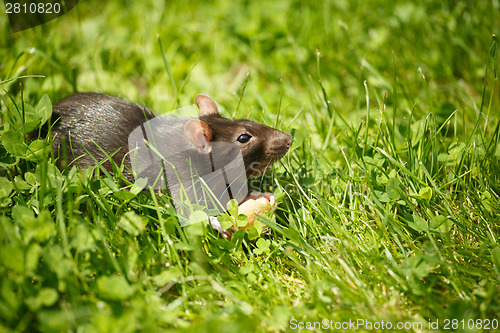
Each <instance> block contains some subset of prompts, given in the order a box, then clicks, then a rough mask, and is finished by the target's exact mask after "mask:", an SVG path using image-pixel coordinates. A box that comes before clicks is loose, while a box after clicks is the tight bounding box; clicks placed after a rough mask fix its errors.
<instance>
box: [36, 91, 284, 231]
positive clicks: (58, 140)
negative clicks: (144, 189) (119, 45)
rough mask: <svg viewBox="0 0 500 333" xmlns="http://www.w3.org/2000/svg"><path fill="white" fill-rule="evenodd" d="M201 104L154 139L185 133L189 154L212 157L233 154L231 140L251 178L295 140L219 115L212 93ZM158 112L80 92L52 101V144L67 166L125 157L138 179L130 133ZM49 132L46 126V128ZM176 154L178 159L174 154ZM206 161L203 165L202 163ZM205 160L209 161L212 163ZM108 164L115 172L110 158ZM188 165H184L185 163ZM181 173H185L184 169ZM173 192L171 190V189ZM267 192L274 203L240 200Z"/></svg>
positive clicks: (172, 139)
mask: <svg viewBox="0 0 500 333" xmlns="http://www.w3.org/2000/svg"><path fill="white" fill-rule="evenodd" d="M195 103H196V105H197V106H198V108H199V111H200V115H199V117H198V119H190V120H183V122H177V123H171V124H168V125H161V126H159V127H158V129H157V132H156V133H157V134H156V138H155V140H156V141H157V142H160V143H161V144H162V145H164V146H166V147H170V146H172V145H173V144H176V143H178V142H180V141H182V140H181V138H185V140H183V141H182V142H185V143H182V144H184V145H185V146H186V147H185V149H186V150H187V151H188V155H189V156H190V159H194V160H197V159H198V160H200V161H202V160H203V161H207V158H208V157H210V159H209V160H208V161H211V162H212V164H211V166H212V169H213V168H214V164H213V159H212V158H213V156H216V157H219V156H221V154H224V153H227V154H233V153H234V149H232V150H231V149H228V150H226V152H224V151H222V150H221V149H219V150H217V148H216V147H218V146H217V144H219V146H220V143H231V144H232V145H233V146H232V147H237V148H239V152H241V156H242V158H243V164H244V172H245V176H246V178H254V177H260V176H262V175H263V174H264V173H265V172H266V171H268V170H269V169H270V168H271V165H272V164H273V163H274V162H276V161H278V160H280V159H281V158H282V157H283V156H284V155H285V154H286V153H287V151H288V149H289V148H290V146H291V144H292V136H291V135H290V134H288V133H285V132H282V131H280V130H277V129H275V128H272V127H269V126H266V125H264V124H261V123H258V122H254V121H251V120H248V119H228V118H224V117H222V116H221V115H220V113H219V111H218V109H217V105H216V104H215V102H214V100H213V99H212V98H210V97H209V96H207V95H202V94H199V95H197V96H196V97H195ZM155 117H157V115H155V113H153V112H152V111H151V110H149V109H147V108H146V107H143V106H139V105H136V104H134V103H131V102H129V101H127V100H124V99H121V98H118V97H113V96H109V95H106V94H100V93H77V94H74V95H71V96H69V97H66V98H65V99H63V100H61V101H59V102H57V103H55V104H54V105H53V112H52V124H53V126H52V128H51V133H52V135H55V137H54V140H53V149H54V151H55V152H56V155H57V156H59V163H60V165H61V166H62V167H64V166H65V165H67V164H69V163H73V164H77V165H78V166H80V167H81V168H83V169H85V168H87V167H89V166H92V165H94V164H95V161H101V160H103V159H105V158H106V154H108V155H111V156H112V158H113V160H114V161H115V163H116V164H117V165H121V163H122V162H123V163H124V164H125V168H124V169H123V174H124V176H125V177H126V178H128V179H129V180H130V181H131V182H133V181H134V178H133V175H132V172H131V169H132V168H131V162H130V159H129V156H128V155H129V154H130V148H131V146H130V142H129V137H130V135H131V133H132V132H133V131H134V130H135V129H137V128H139V127H141V128H142V132H143V133H146V131H145V129H147V128H148V126H147V125H146V124H148V121H149V122H152V121H154V118H155ZM41 133H42V135H43V134H46V133H47V128H45V129H44V130H42V132H41ZM172 158H174V159H175V158H176V157H175V156H173V157H172ZM200 165H201V164H200ZM204 165H208V166H210V163H205V164H204ZM103 166H104V167H105V168H106V169H107V170H108V171H112V166H111V163H110V162H109V161H105V162H104V163H103ZM181 169H183V168H181ZM181 172H185V171H183V170H181ZM169 189H170V192H172V189H171V188H169ZM260 197H265V198H266V199H268V200H269V202H270V204H271V205H272V206H274V205H275V200H274V196H273V195H272V194H271V193H258V192H250V193H249V194H248V195H247V196H246V197H245V198H244V199H243V200H238V201H239V203H241V202H243V201H246V200H248V199H257V198H260ZM211 222H212V227H214V229H216V230H218V231H219V232H221V233H222V234H223V235H225V236H226V237H227V233H226V234H225V232H223V230H222V229H221V227H220V225H217V224H218V222H217V221H216V219H214V218H211Z"/></svg>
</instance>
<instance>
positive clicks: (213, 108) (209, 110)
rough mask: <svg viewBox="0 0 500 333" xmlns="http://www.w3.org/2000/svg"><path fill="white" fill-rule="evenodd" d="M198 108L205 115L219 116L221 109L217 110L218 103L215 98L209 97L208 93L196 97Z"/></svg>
mask: <svg viewBox="0 0 500 333" xmlns="http://www.w3.org/2000/svg"><path fill="white" fill-rule="evenodd" d="M194 101H195V102H196V105H197V106H198V109H200V113H201V114H202V115H204V116H218V115H219V111H218V110H217V105H215V102H214V100H213V99H211V98H210V97H208V96H207V95H202V94H199V95H196V97H195V98H194Z"/></svg>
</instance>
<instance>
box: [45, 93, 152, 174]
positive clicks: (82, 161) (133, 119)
mask: <svg viewBox="0 0 500 333" xmlns="http://www.w3.org/2000/svg"><path fill="white" fill-rule="evenodd" d="M151 118H153V114H152V112H151V111H149V110H148V109H146V108H143V107H140V106H138V105H135V104H133V103H130V102H128V101H125V100H123V99H120V98H117V97H112V96H108V95H104V94H97V93H79V94H74V95H71V96H69V97H67V98H65V99H63V100H61V101H59V102H57V103H55V104H54V105H53V114H52V123H53V124H54V126H53V128H52V134H53V135H55V138H54V143H53V147H54V151H55V152H56V153H58V155H59V156H60V160H61V162H62V164H63V165H64V164H65V163H71V162H72V161H73V160H75V159H76V163H77V164H78V165H79V166H80V167H83V168H86V167H88V166H90V165H93V164H95V161H94V159H93V158H92V157H91V156H89V153H90V155H92V156H93V157H94V158H95V159H96V160H97V161H100V160H101V159H103V158H104V157H105V156H106V155H105V154H104V153H103V151H104V152H106V153H108V154H111V153H114V152H117V153H116V154H115V155H114V157H113V158H114V160H115V162H116V163H117V164H118V165H119V164H120V163H121V161H122V160H123V158H124V156H125V154H126V152H127V150H128V148H127V146H128V136H129V134H130V132H132V130H133V129H134V128H136V127H137V126H139V125H141V124H142V123H144V122H145V121H146V120H148V119H151Z"/></svg>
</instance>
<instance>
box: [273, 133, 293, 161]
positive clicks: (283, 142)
mask: <svg viewBox="0 0 500 333" xmlns="http://www.w3.org/2000/svg"><path fill="white" fill-rule="evenodd" d="M292 140H293V138H292V136H291V135H290V134H288V133H285V132H281V131H277V133H276V134H275V135H274V136H273V138H272V139H271V140H270V142H269V150H270V152H271V155H274V160H275V161H277V160H279V159H280V158H282V157H283V156H284V155H285V154H286V152H287V151H288V149H289V148H290V146H291V145H292Z"/></svg>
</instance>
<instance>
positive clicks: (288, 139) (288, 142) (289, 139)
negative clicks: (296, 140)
mask: <svg viewBox="0 0 500 333" xmlns="http://www.w3.org/2000/svg"><path fill="white" fill-rule="evenodd" d="M283 133H284V134H285V145H286V147H287V148H290V146H291V145H292V141H293V137H292V136H291V135H290V134H288V133H285V132H283Z"/></svg>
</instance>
